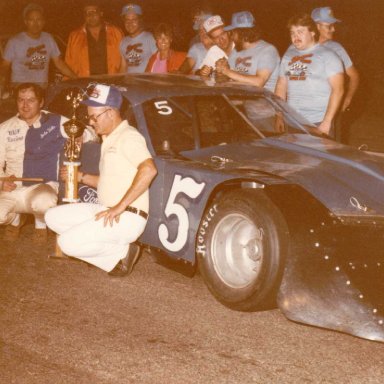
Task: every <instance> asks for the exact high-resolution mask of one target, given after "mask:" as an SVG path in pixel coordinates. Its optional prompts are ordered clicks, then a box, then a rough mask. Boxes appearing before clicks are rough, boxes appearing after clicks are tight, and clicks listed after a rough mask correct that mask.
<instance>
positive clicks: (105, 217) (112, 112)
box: [45, 84, 157, 276]
mask: <svg viewBox="0 0 384 384" xmlns="http://www.w3.org/2000/svg"><path fill="white" fill-rule="evenodd" d="M122 101H123V100H122V95H121V93H120V91H119V90H118V89H117V88H115V87H110V86H107V85H102V84H97V85H96V86H93V87H92V89H91V94H90V96H89V98H88V99H86V100H85V101H83V103H84V104H85V105H87V106H88V115H89V121H90V123H91V125H92V126H93V128H94V129H95V131H96V133H97V134H98V135H100V136H102V137H103V143H102V146H101V158H100V164H99V169H100V175H91V174H86V173H83V172H78V181H79V182H81V183H83V184H86V185H89V186H91V187H97V195H98V200H99V204H92V203H75V204H65V205H61V206H58V207H56V208H52V209H50V210H48V212H47V213H46V215H45V219H46V223H47V225H48V227H49V228H51V229H52V230H53V231H54V232H56V233H58V234H59V236H58V244H59V246H60V248H61V250H62V251H63V252H64V253H65V254H67V255H70V256H73V257H77V258H79V259H81V260H83V261H86V262H88V263H90V264H93V265H95V266H97V267H99V268H101V269H103V270H104V271H107V272H109V273H110V274H111V275H112V276H125V275H127V274H129V273H130V272H131V271H132V268H133V266H134V264H135V262H136V260H137V258H138V257H139V249H138V247H135V246H134V245H132V244H131V243H133V242H135V241H136V239H137V238H138V237H139V236H140V235H141V234H142V232H143V231H144V228H145V225H146V223H147V218H148V207H149V194H148V188H149V185H150V184H151V182H152V180H153V178H154V177H155V176H156V174H157V170H156V166H155V164H154V161H153V160H152V157H151V154H150V153H149V151H148V148H147V145H146V142H145V139H144V137H143V136H142V135H141V134H140V133H139V132H138V131H137V130H136V129H135V128H134V127H131V126H130V125H129V124H128V122H127V121H126V120H123V119H122V117H121V115H120V111H119V110H120V107H121V104H122ZM61 177H62V178H64V179H65V177H66V173H65V170H62V171H61Z"/></svg>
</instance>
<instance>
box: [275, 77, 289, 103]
mask: <svg viewBox="0 0 384 384" xmlns="http://www.w3.org/2000/svg"><path fill="white" fill-rule="evenodd" d="M287 90H288V81H287V79H286V77H285V76H279V78H278V79H277V83H276V87H275V95H277V96H279V97H281V98H282V99H283V100H285V101H286V100H287Z"/></svg>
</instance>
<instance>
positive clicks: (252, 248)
mask: <svg viewBox="0 0 384 384" xmlns="http://www.w3.org/2000/svg"><path fill="white" fill-rule="evenodd" d="M287 245H288V230H287V225H286V223H285V220H284V218H283V217H282V214H281V213H280V211H279V210H278V208H277V207H276V206H275V205H274V204H273V203H272V202H271V201H270V199H269V198H268V197H267V196H266V195H265V194H264V192H263V191H258V190H256V191H255V190H247V191H244V190H241V191H236V192H231V193H228V194H226V195H224V196H223V197H221V198H220V200H218V201H217V202H215V203H214V204H213V205H212V206H210V207H209V208H208V209H207V211H206V215H205V218H204V220H203V221H202V222H201V225H200V228H199V235H198V244H197V258H198V266H199V270H200V272H201V274H202V276H203V278H204V280H205V282H206V284H207V286H208V288H209V290H210V291H211V293H212V294H213V295H214V296H215V297H216V299H217V300H218V301H220V302H221V303H222V304H224V305H226V306H227V307H230V308H232V309H236V310H241V311H252V310H257V309H263V308H265V307H267V306H269V305H270V304H271V301H272V300H274V299H275V295H276V291H277V289H278V287H279V284H280V281H281V276H282V272H283V268H284V258H285V254H286V252H287Z"/></svg>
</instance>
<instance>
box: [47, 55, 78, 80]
mask: <svg viewBox="0 0 384 384" xmlns="http://www.w3.org/2000/svg"><path fill="white" fill-rule="evenodd" d="M52 61H53V63H54V64H55V66H56V68H57V69H58V70H59V71H60V72H61V73H62V74H63V75H64V76H67V77H69V78H71V79H75V78H76V77H77V75H76V73H75V72H73V71H72V69H71V68H69V67H68V65H67V63H66V62H65V61H64V60H63V59H62V58H61V57H60V56H57V57H53V58H52Z"/></svg>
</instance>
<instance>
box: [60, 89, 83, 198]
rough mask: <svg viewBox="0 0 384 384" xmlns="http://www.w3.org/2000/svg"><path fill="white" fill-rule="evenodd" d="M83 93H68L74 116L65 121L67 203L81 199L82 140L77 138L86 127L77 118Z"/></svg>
mask: <svg viewBox="0 0 384 384" xmlns="http://www.w3.org/2000/svg"><path fill="white" fill-rule="evenodd" d="M82 99H83V94H82V93H81V92H80V91H79V92H77V93H74V92H73V91H72V92H71V93H70V94H68V96H67V100H69V101H71V103H72V111H73V112H72V118H71V119H70V120H68V121H67V122H66V123H64V124H63V125H64V131H65V133H66V134H67V135H68V140H67V142H66V143H65V146H64V152H65V158H66V161H64V166H65V167H66V168H67V179H66V181H65V196H64V198H63V201H65V202H67V203H76V202H78V201H80V199H79V197H78V185H77V184H78V183H77V174H78V169H79V166H80V164H81V163H80V161H79V158H80V148H81V141H79V140H77V139H78V138H79V137H81V136H82V135H83V132H84V130H85V128H86V126H85V124H84V123H82V122H81V121H80V120H78V119H77V118H76V110H77V107H78V106H79V104H80V102H81V100H82Z"/></svg>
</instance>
